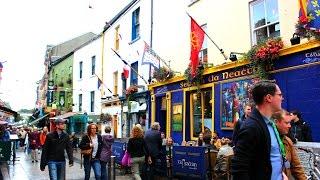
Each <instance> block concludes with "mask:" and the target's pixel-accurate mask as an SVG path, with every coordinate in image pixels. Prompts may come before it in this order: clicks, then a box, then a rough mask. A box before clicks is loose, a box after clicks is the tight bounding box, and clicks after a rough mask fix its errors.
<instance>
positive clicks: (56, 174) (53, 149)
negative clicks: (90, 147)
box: [40, 119, 73, 179]
mask: <svg viewBox="0 0 320 180" xmlns="http://www.w3.org/2000/svg"><path fill="white" fill-rule="evenodd" d="M65 121H66V120H65V119H56V120H55V124H56V130H55V131H54V132H52V133H49V134H48V135H47V137H46V140H45V143H44V145H43V148H42V154H41V163H40V170H41V171H44V169H45V167H46V165H48V168H49V176H50V179H65V178H66V159H65V157H64V150H66V151H67V154H68V158H69V166H73V150H72V146H71V143H70V139H69V135H68V134H67V133H65V132H64V131H63V130H64V129H65Z"/></svg>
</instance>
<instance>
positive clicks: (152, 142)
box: [144, 122, 162, 179]
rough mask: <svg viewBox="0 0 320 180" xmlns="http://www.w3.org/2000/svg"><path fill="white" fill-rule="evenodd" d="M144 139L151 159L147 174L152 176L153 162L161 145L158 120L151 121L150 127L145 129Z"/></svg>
mask: <svg viewBox="0 0 320 180" xmlns="http://www.w3.org/2000/svg"><path fill="white" fill-rule="evenodd" d="M144 139H145V142H146V144H147V147H148V150H149V153H150V156H151V160H152V163H151V165H150V166H151V167H150V173H149V174H150V175H151V176H153V174H154V166H155V162H156V159H157V158H158V157H159V154H160V151H161V146H162V139H161V133H160V124H159V123H158V122H154V123H152V125H151V129H149V130H147V131H146V133H145V136H144ZM148 179H153V177H150V178H148Z"/></svg>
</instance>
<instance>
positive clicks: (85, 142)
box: [79, 134, 102, 159]
mask: <svg viewBox="0 0 320 180" xmlns="http://www.w3.org/2000/svg"><path fill="white" fill-rule="evenodd" d="M97 138H98V151H97V154H96V156H95V157H93V158H94V159H99V158H100V154H101V148H102V137H101V135H99V134H97ZM79 148H80V149H83V150H85V149H90V139H89V136H88V135H84V136H83V137H82V138H81V142H80V144H79ZM83 158H90V155H84V156H83Z"/></svg>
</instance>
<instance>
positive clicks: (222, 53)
mask: <svg viewBox="0 0 320 180" xmlns="http://www.w3.org/2000/svg"><path fill="white" fill-rule="evenodd" d="M186 13H187V15H188V16H189V17H190V18H191V19H193V18H192V16H190V14H189V13H188V12H186ZM193 20H194V19H193ZM194 21H195V20H194ZM195 22H196V21H195ZM197 24H198V23H197ZM201 30H202V31H203V33H204V34H205V35H206V36H207V37H208V38H209V40H210V41H211V42H212V43H213V44H214V45H215V46H216V47H217V49H219V51H220V53H221V55H222V56H223V57H224V60H228V57H227V56H226V55H225V54H224V51H223V49H221V48H220V47H219V46H218V45H217V44H216V43H215V42H214V41H213V40H212V39H211V37H210V36H209V35H208V34H207V33H206V32H205V31H204V30H203V29H202V28H201Z"/></svg>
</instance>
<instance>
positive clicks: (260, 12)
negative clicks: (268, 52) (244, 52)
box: [250, 0, 280, 44]
mask: <svg viewBox="0 0 320 180" xmlns="http://www.w3.org/2000/svg"><path fill="white" fill-rule="evenodd" d="M250 15H251V28H252V29H251V32H252V36H253V38H252V39H253V44H257V43H259V42H260V41H264V40H265V39H267V38H269V37H279V36H280V25H279V12H278V2H277V0H257V1H254V2H252V3H250Z"/></svg>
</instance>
